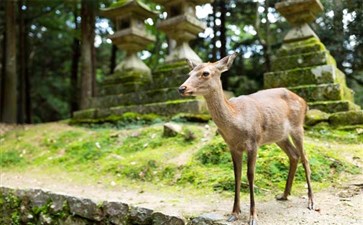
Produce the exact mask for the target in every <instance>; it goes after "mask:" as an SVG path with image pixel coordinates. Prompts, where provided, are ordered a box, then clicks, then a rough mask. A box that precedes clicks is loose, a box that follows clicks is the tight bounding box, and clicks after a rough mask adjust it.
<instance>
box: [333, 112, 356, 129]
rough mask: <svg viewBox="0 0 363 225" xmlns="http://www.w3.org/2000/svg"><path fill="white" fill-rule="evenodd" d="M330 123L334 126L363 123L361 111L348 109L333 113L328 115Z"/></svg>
mask: <svg viewBox="0 0 363 225" xmlns="http://www.w3.org/2000/svg"><path fill="white" fill-rule="evenodd" d="M329 122H330V124H332V125H334V126H340V125H358V124H361V125H363V111H362V110H357V111H348V112H338V113H333V114H332V115H331V116H330V117H329Z"/></svg>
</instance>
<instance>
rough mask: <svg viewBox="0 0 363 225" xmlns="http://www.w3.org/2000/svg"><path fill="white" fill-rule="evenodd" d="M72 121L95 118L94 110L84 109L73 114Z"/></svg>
mask: <svg viewBox="0 0 363 225" xmlns="http://www.w3.org/2000/svg"><path fill="white" fill-rule="evenodd" d="M73 118H74V119H85V118H87V119H88V118H96V109H84V110H79V111H76V112H74V113H73Z"/></svg>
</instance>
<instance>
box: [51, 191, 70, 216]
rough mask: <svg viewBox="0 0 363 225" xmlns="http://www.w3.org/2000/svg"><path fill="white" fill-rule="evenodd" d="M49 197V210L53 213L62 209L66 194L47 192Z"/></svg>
mask: <svg viewBox="0 0 363 225" xmlns="http://www.w3.org/2000/svg"><path fill="white" fill-rule="evenodd" d="M49 197H50V199H51V201H52V203H51V204H50V211H51V212H53V213H57V212H60V211H62V210H63V207H64V204H65V202H66V196H64V195H59V194H53V193H49Z"/></svg>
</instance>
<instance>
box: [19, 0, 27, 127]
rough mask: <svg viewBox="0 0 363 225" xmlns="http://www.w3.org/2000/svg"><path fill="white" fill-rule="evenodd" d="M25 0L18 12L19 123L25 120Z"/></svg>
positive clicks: (20, 3) (20, 2) (21, 2)
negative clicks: (23, 7)
mask: <svg viewBox="0 0 363 225" xmlns="http://www.w3.org/2000/svg"><path fill="white" fill-rule="evenodd" d="M23 3H24V1H23V0H20V1H18V13H19V35H18V37H19V49H22V51H19V63H18V66H19V77H18V78H19V81H18V83H19V89H18V99H19V101H18V123H21V124H22V123H24V122H25V57H26V56H25V51H24V49H25V38H26V35H25V18H24V12H23V10H22V6H23Z"/></svg>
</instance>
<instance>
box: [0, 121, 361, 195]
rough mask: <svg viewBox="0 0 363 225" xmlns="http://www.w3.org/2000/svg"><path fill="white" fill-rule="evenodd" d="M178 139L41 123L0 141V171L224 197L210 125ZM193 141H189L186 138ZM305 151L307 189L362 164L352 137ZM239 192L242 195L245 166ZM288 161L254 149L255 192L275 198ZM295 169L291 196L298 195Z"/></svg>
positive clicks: (159, 131) (327, 137) (187, 126)
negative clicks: (308, 170) (61, 175)
mask: <svg viewBox="0 0 363 225" xmlns="http://www.w3.org/2000/svg"><path fill="white" fill-rule="evenodd" d="M181 125H182V126H183V128H184V134H188V135H178V136H176V137H163V126H162V123H157V124H153V125H143V124H139V125H138V126H126V127H125V126H124V127H115V126H105V125H101V126H71V125H68V124H66V123H62V122H60V123H49V124H41V125H35V126H30V127H26V128H18V129H15V130H12V131H8V132H6V133H5V134H2V135H0V154H1V157H0V168H1V169H4V170H10V171H11V170H20V171H21V170H28V169H39V170H41V171H44V172H46V171H48V172H49V171H51V172H52V173H57V171H64V172H67V173H70V174H73V176H74V175H75V176H79V177H89V178H91V179H92V180H94V181H96V180H102V179H107V180H112V181H114V182H117V183H123V184H125V183H126V184H127V183H132V182H134V183H135V182H136V183H137V182H148V183H152V184H153V185H156V186H163V187H165V186H166V187H173V186H178V187H188V188H192V189H196V190H203V191H208V192H214V191H217V192H223V193H232V192H233V189H234V176H233V169H232V163H231V159H230V153H229V152H228V148H227V146H226V144H225V143H224V141H223V140H222V138H221V137H220V136H219V135H215V130H216V128H215V126H214V125H213V123H210V124H209V125H206V124H191V123H181ZM191 133H193V135H192V136H193V137H196V138H188V137H190V134H191ZM306 134H307V137H306V141H305V149H306V152H307V154H308V157H309V161H310V164H311V169H312V180H313V182H314V188H315V189H319V188H323V187H327V186H331V185H332V183H339V182H341V181H343V180H344V179H345V175H346V174H357V173H359V172H360V168H359V167H358V166H356V165H355V164H354V160H353V158H354V159H362V158H363V156H362V152H361V147H362V144H361V143H363V136H362V135H361V134H359V133H358V132H352V131H334V130H327V129H324V128H320V129H319V128H317V129H316V130H310V131H307V132H306ZM243 166H244V167H243V179H242V191H243V192H248V188H247V181H246V176H245V172H246V159H245V158H244V161H243ZM287 174H288V159H287V157H286V155H285V154H284V153H283V152H282V151H281V150H280V149H279V148H278V147H277V146H276V145H266V146H263V147H261V148H260V149H259V153H258V160H257V166H256V192H257V193H258V194H260V195H263V194H264V193H266V192H277V191H278V192H280V191H282V190H283V187H284V185H285V180H286V177H287ZM304 185H305V175H304V171H303V168H302V166H301V165H299V167H298V171H297V175H296V178H295V184H294V187H295V188H294V191H295V190H296V192H306V190H305V188H303V187H304Z"/></svg>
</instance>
